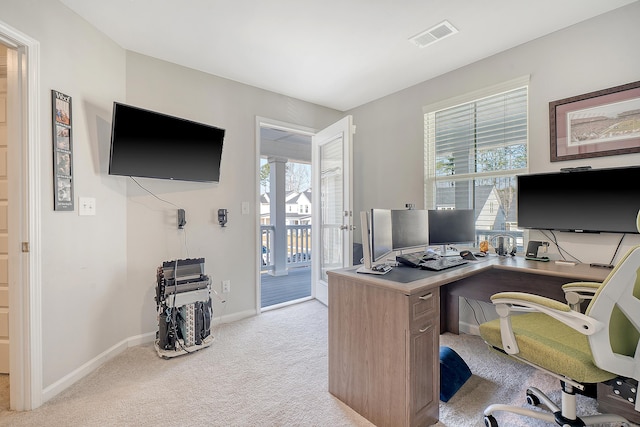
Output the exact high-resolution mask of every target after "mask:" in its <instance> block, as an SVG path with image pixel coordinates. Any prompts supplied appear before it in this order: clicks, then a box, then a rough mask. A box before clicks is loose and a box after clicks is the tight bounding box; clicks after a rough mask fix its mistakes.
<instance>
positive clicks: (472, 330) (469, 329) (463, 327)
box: [459, 322, 480, 336]
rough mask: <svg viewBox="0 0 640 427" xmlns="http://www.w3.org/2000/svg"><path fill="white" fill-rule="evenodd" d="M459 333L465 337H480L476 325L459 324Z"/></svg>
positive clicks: (478, 328)
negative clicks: (465, 335)
mask: <svg viewBox="0 0 640 427" xmlns="http://www.w3.org/2000/svg"><path fill="white" fill-rule="evenodd" d="M459 328H460V333H462V334H467V335H478V336H479V335H480V327H479V326H478V325H476V324H472V323H466V322H460V326H459Z"/></svg>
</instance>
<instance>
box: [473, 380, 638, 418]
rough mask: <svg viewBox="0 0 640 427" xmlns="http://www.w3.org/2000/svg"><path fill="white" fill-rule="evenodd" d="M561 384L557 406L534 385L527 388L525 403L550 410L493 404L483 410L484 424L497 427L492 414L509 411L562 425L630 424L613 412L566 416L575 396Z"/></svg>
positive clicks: (573, 406)
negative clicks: (560, 403) (559, 405)
mask: <svg viewBox="0 0 640 427" xmlns="http://www.w3.org/2000/svg"><path fill="white" fill-rule="evenodd" d="M568 388H569V390H567V386H566V385H565V384H563V387H562V406H563V408H559V407H558V406H557V405H556V404H555V403H554V402H553V401H552V400H551V399H549V398H548V397H547V395H546V394H544V393H543V392H542V391H540V390H538V389H537V388H535V387H530V388H528V389H527V395H526V399H527V403H528V404H529V405H532V406H539V405H541V404H542V405H544V406H546V407H547V409H548V410H549V411H550V412H542V411H536V410H533V409H526V408H521V407H519V406H510V405H501V404H493V405H490V406H488V407H487V408H486V409H485V410H484V425H485V426H486V427H498V421H497V420H496V418H495V417H494V416H493V414H494V413H495V412H500V411H503V412H510V413H513V414H517V415H522V416H525V417H530V418H535V419H538V420H542V421H546V422H548V423H556V424H557V425H559V426H563V427H585V426H590V425H594V424H602V423H622V424H627V425H630V423H629V421H627V419H625V418H624V417H621V416H619V415H615V414H598V415H587V416H583V417H578V416H575V415H574V416H573V418H567V416H566V415H567V413H572V414H575V412H576V408H575V405H576V396H575V391H574V390H573V387H572V386H568Z"/></svg>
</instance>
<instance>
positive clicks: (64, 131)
mask: <svg viewBox="0 0 640 427" xmlns="http://www.w3.org/2000/svg"><path fill="white" fill-rule="evenodd" d="M51 102H52V108H51V110H52V116H53V117H52V121H53V123H52V128H53V129H52V130H53V137H52V139H53V200H54V202H53V209H54V210H56V211H73V210H74V195H73V142H72V141H73V138H72V137H73V132H72V124H71V97H70V96H69V95H65V94H64V93H62V92H58V91H57V90H52V91H51Z"/></svg>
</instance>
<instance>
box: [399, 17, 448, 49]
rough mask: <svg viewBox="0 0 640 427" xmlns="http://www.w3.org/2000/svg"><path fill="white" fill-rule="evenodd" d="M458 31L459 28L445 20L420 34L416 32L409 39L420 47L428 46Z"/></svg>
mask: <svg viewBox="0 0 640 427" xmlns="http://www.w3.org/2000/svg"><path fill="white" fill-rule="evenodd" d="M457 32H458V29H457V28H456V27H454V26H453V25H451V23H450V22H449V21H443V22H441V23H439V24H438V25H436V26H435V27H431V28H429V29H428V30H426V31H423V32H421V33H420V34H416V35H415V36H413V37H411V38H410V39H409V41H410V42H412V43H414V44H415V45H416V46H418V47H426V46H429V45H430V44H432V43H435V42H437V41H440V40H442V39H444V38H446V37H449V36H451V35H453V34H455V33H457Z"/></svg>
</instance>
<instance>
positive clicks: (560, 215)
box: [517, 167, 640, 233]
mask: <svg viewBox="0 0 640 427" xmlns="http://www.w3.org/2000/svg"><path fill="white" fill-rule="evenodd" d="M517 186H518V227H521V228H533V229H541V230H560V231H575V232H610V233H637V232H638V230H637V229H636V217H637V215H638V210H640V167H628V168H611V169H587V170H579V171H571V172H554V173H542V174H531V175H519V176H518V177H517Z"/></svg>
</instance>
